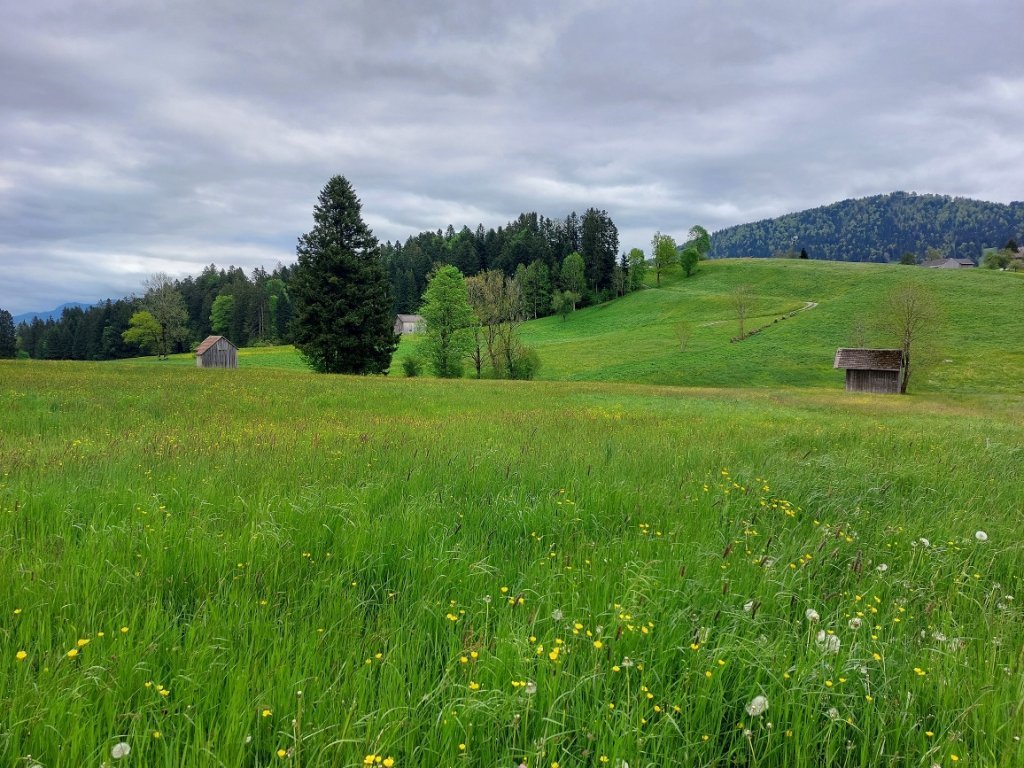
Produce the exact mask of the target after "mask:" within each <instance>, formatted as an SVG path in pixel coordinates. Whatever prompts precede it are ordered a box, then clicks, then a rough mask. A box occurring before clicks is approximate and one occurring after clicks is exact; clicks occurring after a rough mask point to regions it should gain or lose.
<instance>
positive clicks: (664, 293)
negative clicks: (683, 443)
mask: <svg viewBox="0 0 1024 768" xmlns="http://www.w3.org/2000/svg"><path fill="white" fill-rule="evenodd" d="M907 278H912V279H914V280H917V281H920V282H921V283H924V284H925V285H927V286H929V287H930V288H931V289H932V290H933V291H934V294H935V295H936V296H937V297H938V298H939V300H940V302H941V304H942V311H943V313H944V319H943V321H942V322H941V323H940V324H938V325H937V326H936V327H935V328H934V329H933V330H932V331H931V332H929V333H928V334H927V338H926V341H927V345H926V346H927V347H928V349H927V350H926V351H927V353H928V354H927V355H926V357H928V358H930V364H929V365H928V366H927V367H926V368H924V369H922V370H921V371H918V372H917V373H916V375H915V378H914V380H913V381H912V389H913V390H914V391H918V392H929V391H930V392H937V391H941V392H947V393H955V392H1014V391H1017V390H1018V387H1019V382H1020V381H1021V380H1022V378H1024V345H1022V344H1021V343H1019V340H1020V339H1021V338H1024V275H1016V274H1006V273H997V272H991V271H989V270H980V269H976V270H969V271H967V270H965V271H954V270H933V269H921V268H913V267H902V266H895V265H875V264H856V263H850V264H847V263H836V262H816V261H799V260H777V259H732V260H723V261H714V262H707V263H704V264H702V265H701V267H700V270H699V271H698V272H697V274H696V275H695V276H694V277H692V278H689V279H683V278H682V277H681V275H680V274H679V273H678V271H672V272H670V273H669V274H668V276H667V277H665V278H664V279H663V283H662V287H661V288H654V287H648V288H646V289H645V290H642V291H639V292H637V293H633V294H630V295H629V296H626V297H625V298H622V299H619V300H617V301H613V302H609V303H607V304H603V305H601V306H597V307H589V308H587V309H583V310H580V311H578V312H576V313H574V314H573V315H572V316H570V317H569V318H568V319H567V320H564V321H563V320H562V319H560V318H557V317H548V318H543V319H540V320H536V321H532V322H528V323H525V324H524V325H523V327H522V337H523V340H524V341H525V342H526V343H527V344H530V345H531V346H533V347H535V348H536V350H537V352H538V353H539V355H540V359H541V370H540V378H542V379H551V380H574V381H620V382H638V383H650V384H671V385H682V386H696V387H780V386H782V387H828V388H837V387H841V386H842V381H843V374H842V372H841V371H835V370H833V368H832V359H833V357H834V354H835V350H836V348H837V347H840V346H849V345H851V344H852V343H853V338H854V334H853V328H854V326H855V324H856V323H857V322H858V321H860V322H862V323H864V324H865V325H867V326H870V325H871V323H872V319H873V317H874V315H875V312H876V308H877V307H878V305H879V303H880V300H881V297H882V296H883V295H884V294H885V292H886V291H887V290H888V289H889V288H890V287H891V286H892V285H893V284H895V283H896V282H898V281H900V280H903V279H907ZM652 280H653V278H652ZM740 284H749V285H752V286H754V289H755V293H756V297H757V298H756V301H755V305H754V308H753V311H752V312H751V316H750V317H748V320H747V329H748V330H750V329H752V328H756V327H758V326H761V325H764V324H767V323H771V322H772V320H774V319H775V318H778V317H780V316H781V315H783V314H785V313H788V312H791V311H793V310H795V309H798V308H800V307H803V306H804V305H805V304H806V303H807V302H817V303H818V306H817V307H815V308H813V309H809V310H807V311H804V312H800V313H798V314H796V315H795V316H793V317H791V318H789V319H787V320H785V321H782V322H779V323H776V324H774V325H772V326H771V327H770V328H768V329H767V330H765V331H764V332H762V333H760V334H757V335H756V336H753V337H750V338H748V339H746V340H745V341H743V342H740V343H730V338H731V337H733V336H735V335H736V333H737V327H736V319H735V313H734V310H733V309H732V305H731V303H730V294H731V293H732V291H733V289H734V288H735V287H736V286H737V285H740ZM681 322H685V323H686V324H688V325H689V328H690V339H689V342H688V344H687V346H686V349H685V351H680V344H679V337H678V335H677V327H678V326H679V324H680V323H681ZM868 343H873V344H876V345H879V346H885V345H890V344H891V343H892V341H891V340H887V339H885V338H884V337H881V336H877V335H875V336H874V338H871V334H869V338H868ZM413 344H414V339H413V338H410V337H406V338H404V339H403V341H402V344H401V345H400V347H399V349H398V352H397V353H396V357H395V362H394V364H393V365H392V375H395V376H401V375H402V370H401V365H400V361H401V360H402V358H403V357H404V356H406V355H408V354H409V353H410V352H411V351H412V347H413ZM143 362H147V363H148V362H152V359H149V360H145V361H143ZM172 362H173V363H177V364H182V365H190V364H192V362H193V359H192V357H191V356H190V355H180V356H177V357H176V358H175V359H173V360H172ZM240 364H241V365H242V366H243V367H271V368H288V369H296V370H302V369H303V368H304V366H303V364H302V361H301V359H300V358H299V357H298V356H297V355H296V353H295V351H294V350H293V349H292V348H290V347H265V348H255V349H244V350H241V351H240Z"/></svg>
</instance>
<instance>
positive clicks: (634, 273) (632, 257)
mask: <svg viewBox="0 0 1024 768" xmlns="http://www.w3.org/2000/svg"><path fill="white" fill-rule="evenodd" d="M626 261H627V262H628V264H629V290H631V291H636V290H639V289H640V288H642V287H643V284H644V277H645V276H646V275H647V258H646V257H645V256H644V252H643V251H642V250H641V249H640V248H632V249H631V250H630V251H629V254H628V255H627V256H626Z"/></svg>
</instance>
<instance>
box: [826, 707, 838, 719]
mask: <svg viewBox="0 0 1024 768" xmlns="http://www.w3.org/2000/svg"><path fill="white" fill-rule="evenodd" d="M828 719H829V720H838V719H839V710H838V709H836V708H835V707H829V708H828Z"/></svg>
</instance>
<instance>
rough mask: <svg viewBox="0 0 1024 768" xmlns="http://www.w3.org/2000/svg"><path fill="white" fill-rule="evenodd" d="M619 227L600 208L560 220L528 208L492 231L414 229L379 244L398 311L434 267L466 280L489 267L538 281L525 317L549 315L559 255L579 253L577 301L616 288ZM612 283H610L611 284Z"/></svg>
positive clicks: (410, 302) (409, 308)
mask: <svg viewBox="0 0 1024 768" xmlns="http://www.w3.org/2000/svg"><path fill="white" fill-rule="evenodd" d="M618 250H619V231H618V229H617V228H616V226H615V223H614V222H613V221H612V220H611V217H610V216H609V215H608V212H607V211H601V210H598V209H596V208H589V209H588V210H587V211H586V213H584V214H583V215H582V216H579V215H578V214H576V213H575V212H573V213H570V214H569V215H568V216H566V217H565V218H564V219H550V218H545V217H544V216H540V215H538V214H536V213H523V214H520V216H519V218H517V219H516V220H515V221H511V222H509V223H508V224H507V225H506V226H504V227H498V228H497V229H486V230H485V229H484V227H483V225H480V226H478V227H477V228H476V230H475V231H472V230H470V229H469V227H463V228H462V229H461V230H459V231H456V230H455V228H454V227H451V226H449V227H448V229H447V231H441V230H438V231H436V232H421V233H420V234H418V235H415V236H413V237H410V238H408V239H407V240H406V241H405V243H398V242H396V243H390V242H388V243H385V244H384V246H383V254H384V263H385V265H386V266H387V269H388V274H389V275H390V276H391V286H392V291H393V295H394V299H395V309H396V310H397V311H398V312H415V311H416V308H417V307H418V306H419V304H420V298H421V297H422V296H423V291H424V289H425V288H426V286H427V275H428V274H429V273H430V271H431V269H433V267H434V265H436V264H451V265H452V266H454V267H458V269H459V271H461V272H462V274H463V275H465V276H466V277H472V276H473V275H475V274H478V273H480V272H484V271H486V270H489V269H497V270H500V271H501V272H504V273H505V274H506V275H508V276H509V277H514V276H515V275H516V273H517V272H519V273H520V277H521V279H527V274H524V273H529V277H530V278H532V279H533V280H534V281H536V282H539V283H540V284H541V285H540V287H539V288H538V289H536V290H533V291H532V294H538V293H540V294H546V295H544V296H541V297H538V300H537V302H536V308H535V310H534V311H533V312H531V314H532V315H533V316H536V315H538V314H541V315H546V314H550V312H551V308H550V304H551V299H550V296H551V293H552V291H553V290H554V289H556V288H557V287H558V286H559V285H560V284H561V282H560V274H559V273H560V270H561V266H562V264H563V262H564V261H565V258H566V256H568V255H569V254H570V253H574V252H575V253H579V254H580V255H581V256H582V257H583V263H584V265H585V267H586V282H587V285H586V291H585V292H584V296H583V300H584V302H587V301H595V300H596V301H599V300H602V299H606V298H610V297H612V296H614V295H616V294H617V293H621V291H622V283H621V275H617V267H620V266H621V264H620V263H619V262H617V261H616V259H617V257H618ZM617 281H618V282H617Z"/></svg>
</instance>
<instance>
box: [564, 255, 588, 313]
mask: <svg viewBox="0 0 1024 768" xmlns="http://www.w3.org/2000/svg"><path fill="white" fill-rule="evenodd" d="M561 278H562V288H564V289H565V291H566V292H568V293H572V294H573V296H575V299H574V300H573V304H572V308H573V310H575V309H576V304H577V302H579V300H580V297H581V296H582V295H583V292H584V291H585V290H586V288H587V275H586V267H585V265H584V263H583V256H582V255H581V254H580V253H579V252H577V251H573V252H572V253H570V254H569V255H568V256H566V257H565V260H564V261H563V262H562V272H561Z"/></svg>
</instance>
